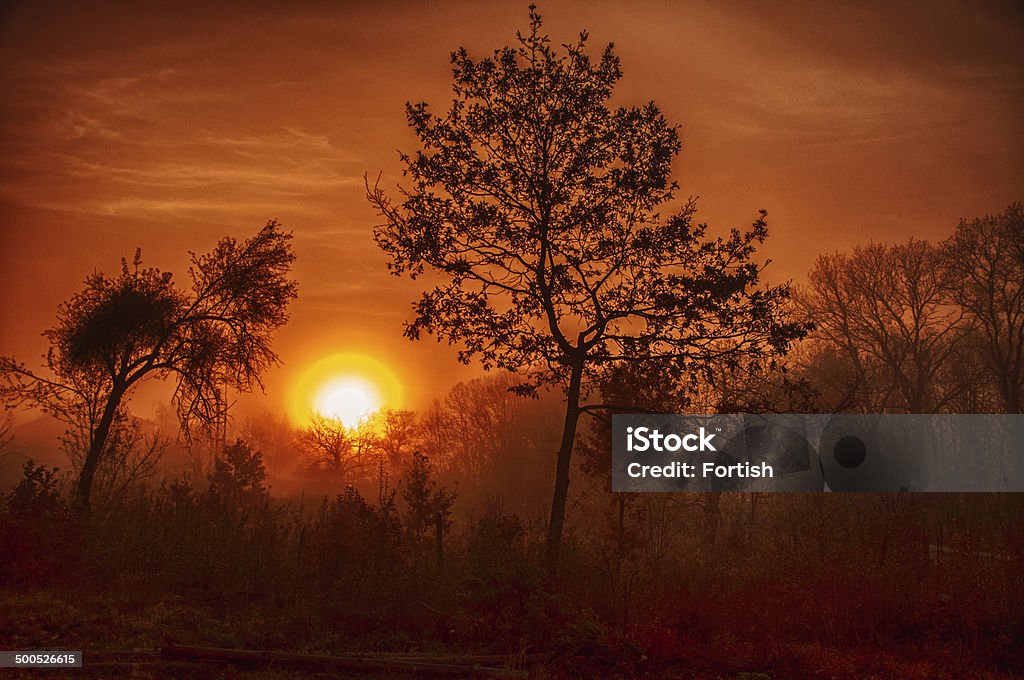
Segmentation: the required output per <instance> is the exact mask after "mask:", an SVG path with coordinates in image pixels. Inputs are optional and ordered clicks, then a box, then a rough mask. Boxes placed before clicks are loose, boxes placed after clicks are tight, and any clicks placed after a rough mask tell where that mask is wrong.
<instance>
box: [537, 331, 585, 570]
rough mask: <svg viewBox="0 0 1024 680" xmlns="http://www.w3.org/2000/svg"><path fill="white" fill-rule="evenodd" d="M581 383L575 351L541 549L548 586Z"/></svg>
mask: <svg viewBox="0 0 1024 680" xmlns="http://www.w3.org/2000/svg"><path fill="white" fill-rule="evenodd" d="M582 382H583V350H582V349H581V350H577V352H576V354H575V355H574V356H573V358H572V373H571V375H570V377H569V390H568V391H567V392H566V403H565V424H564V425H563V426H562V443H561V445H560V446H559V447H558V464H557V465H558V467H557V468H556V470H555V493H554V497H553V498H552V499H551V523H550V524H549V525H548V539H547V545H546V546H545V548H546V549H545V555H544V557H545V562H546V566H547V571H548V577H549V578H550V579H551V581H552V582H554V581H555V579H556V578H557V576H558V559H559V553H560V551H561V548H562V528H563V527H564V526H565V503H566V500H567V499H568V497H569V469H570V463H571V461H572V447H573V444H574V443H575V441H576V425H577V423H578V422H579V418H580V386H581V384H582Z"/></svg>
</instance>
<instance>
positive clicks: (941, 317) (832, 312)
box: [798, 239, 965, 413]
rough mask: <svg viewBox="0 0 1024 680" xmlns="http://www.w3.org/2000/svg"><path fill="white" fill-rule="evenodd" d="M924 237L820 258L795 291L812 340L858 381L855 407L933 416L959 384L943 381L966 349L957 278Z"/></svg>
mask: <svg viewBox="0 0 1024 680" xmlns="http://www.w3.org/2000/svg"><path fill="white" fill-rule="evenodd" d="M940 265H941V254H940V252H939V251H938V250H937V249H936V248H934V247H933V246H931V245H930V244H929V243H928V242H927V241H919V240H915V239H911V240H910V241H908V242H907V243H904V244H900V245H895V246H886V245H882V244H869V245H867V246H859V247H856V248H854V249H853V252H852V253H851V254H850V255H845V254H838V253H837V254H831V255H822V256H820V257H819V258H818V260H817V262H816V263H815V265H814V268H813V269H812V270H811V272H810V275H809V279H810V284H809V288H808V289H807V290H804V291H801V294H800V295H799V296H798V299H799V301H800V304H801V306H802V308H803V310H804V312H805V314H806V316H807V318H808V319H810V320H813V323H814V324H815V331H814V333H813V335H812V338H813V339H816V340H818V341H821V342H824V343H826V344H828V345H831V346H833V347H835V348H837V349H838V350H839V354H840V355H841V356H842V357H843V358H844V359H845V361H846V363H847V367H848V371H844V372H846V373H847V375H852V377H853V380H854V381H855V382H856V385H857V394H858V401H859V403H858V404H857V406H856V407H857V408H859V409H861V410H868V411H887V410H896V411H904V412H910V413H931V412H935V411H939V410H942V409H943V408H945V407H946V406H948V404H949V403H950V401H951V400H952V399H953V398H954V397H955V396H956V394H957V392H958V390H959V386H958V385H957V384H955V383H953V382H949V381H943V380H941V378H942V376H943V371H944V370H945V368H946V367H947V366H948V365H949V363H950V362H951V361H953V360H954V359H955V358H956V357H957V356H959V352H961V351H962V346H961V344H960V343H959V342H958V339H959V337H960V336H961V334H962V332H963V330H964V326H965V324H964V314H963V311H962V310H961V309H960V308H959V307H957V306H956V305H955V304H953V301H952V297H951V295H952V289H953V287H954V285H955V283H956V282H955V280H954V279H953V278H952V277H951V276H950V275H949V274H948V273H947V271H946V270H945V269H944V268H943V267H941V266H940Z"/></svg>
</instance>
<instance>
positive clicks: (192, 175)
mask: <svg viewBox="0 0 1024 680" xmlns="http://www.w3.org/2000/svg"><path fill="white" fill-rule="evenodd" d="M763 4H767V3H758V2H750V3H740V2H735V3H717V2H707V3H702V2H689V3H669V2H659V3H624V2H623V3H611V2H544V3H540V10H541V12H542V13H543V14H544V16H545V19H546V24H547V28H548V29H549V31H550V32H551V34H552V35H553V37H554V38H556V39H557V40H560V41H566V40H570V39H572V38H573V37H574V36H575V33H576V32H577V31H578V30H579V29H581V28H587V29H588V30H589V31H590V32H591V35H592V46H593V47H594V48H595V49H598V48H599V47H601V46H603V45H604V43H606V42H608V41H614V42H615V43H616V47H617V51H618V53H619V54H620V56H621V57H622V61H623V69H624V72H625V77H624V79H623V81H622V83H621V85H620V87H619V90H618V100H619V102H620V103H625V104H639V103H643V102H645V101H647V100H649V99H654V100H655V101H656V102H657V103H658V104H659V105H660V106H661V107H662V109H663V111H664V112H665V114H666V116H667V117H668V118H669V120H671V121H674V122H678V123H679V124H680V125H681V126H682V127H681V134H682V138H683V142H684V148H683V152H682V154H681V155H680V157H679V159H678V161H677V164H676V178H677V180H678V181H679V182H680V184H681V186H682V191H681V194H682V196H683V197H685V196H687V195H699V196H700V197H701V199H700V203H699V206H700V217H701V219H702V220H707V221H709V222H710V223H711V224H712V225H717V226H722V227H725V226H734V225H738V226H745V225H747V224H749V222H750V220H751V219H752V218H753V216H754V215H755V214H756V211H757V209H759V208H766V209H767V210H768V211H769V218H770V225H771V230H772V235H771V237H770V240H769V245H768V246H767V247H766V252H767V254H768V255H770V256H771V257H772V258H773V259H774V261H775V265H773V268H772V270H771V271H772V272H773V273H772V278H775V279H779V278H784V277H794V278H796V279H798V280H799V279H800V278H801V277H802V276H803V274H804V273H805V272H806V271H807V269H808V266H809V264H810V262H809V261H810V259H812V258H813V257H814V256H815V255H816V254H817V253H818V252H821V251H823V250H831V249H836V248H838V249H844V248H847V247H849V246H850V245H852V244H854V243H858V242H865V241H868V240H870V239H875V240H900V239H905V238H907V237H908V236H910V235H915V236H919V237H930V238H933V239H938V238H942V237H944V236H946V235H947V234H948V233H950V231H951V230H952V228H953V226H954V225H955V224H956V222H957V220H958V219H959V218H960V217H961V216H968V217H970V216H975V215H979V214H984V213H987V212H995V211H1001V210H1002V209H1003V208H1005V206H1006V205H1007V204H1009V203H1010V202H1012V201H1014V200H1021V199H1024V179H1022V177H1024V175H1022V170H1024V9H1022V6H1021V5H1020V4H1019V3H1016V2H1007V3H992V4H980V5H977V6H976V4H975V3H970V4H968V3H962V4H959V3H942V2H917V3H907V4H904V5H903V7H902V8H901V9H891V8H888V7H887V4H888V3H864V2H855V3H844V4H843V6H842V7H839V6H835V7H825V6H824V5H822V6H818V3H801V4H800V5H799V6H798V7H796V8H791V9H766V8H765V7H762V5H763ZM140 5H142V3H129V2H125V3H104V2H96V3H88V4H87V3H76V4H72V3H62V4H58V3H45V2H8V3H6V4H5V5H4V8H3V9H2V10H0V12H2V14H0V38H2V40H0V87H2V91H3V93H4V96H3V98H2V100H0V284H2V285H0V353H5V354H7V353H15V354H17V355H18V356H19V357H20V358H23V359H26V360H30V361H34V360H35V359H36V357H37V356H39V355H40V354H41V353H42V352H43V351H44V350H45V344H44V343H43V341H42V339H41V338H40V336H39V333H40V332H41V331H42V330H44V329H45V328H48V327H49V326H50V325H52V323H53V318H54V312H55V310H56V307H57V305H58V304H59V303H60V301H62V300H63V299H65V298H66V297H68V296H69V295H70V294H71V293H72V292H73V291H74V290H75V289H76V288H77V287H78V286H79V285H80V283H81V281H82V279H83V278H84V277H85V275H86V274H87V273H89V272H91V271H93V270H94V269H99V270H102V271H108V272H109V271H113V270H114V269H116V267H117V266H118V261H119V258H120V257H121V256H122V255H128V256H130V255H131V254H132V252H134V249H135V247H136V246H141V247H142V248H143V256H144V258H145V260H146V262H147V263H149V264H152V265H155V266H159V267H161V268H163V269H167V270H170V271H174V272H176V273H178V274H179V276H183V275H184V267H183V264H184V262H185V261H186V257H187V254H186V253H187V251H188V250H190V249H191V250H197V251H200V252H202V251H205V250H207V249H208V248H210V247H211V246H212V245H213V244H214V243H215V242H216V241H217V239H219V238H220V237H221V236H223V235H225V234H232V235H236V236H244V235H246V234H251V233H254V232H255V230H256V229H257V228H258V227H260V226H261V225H262V224H263V223H265V222H266V220H267V219H269V218H274V217H276V218H279V219H280V220H281V221H282V222H283V223H284V224H285V225H286V226H287V227H289V228H291V229H293V230H294V232H295V248H296V251H297V254H298V257H299V260H298V262H297V264H296V270H295V271H296V275H297V278H298V279H299V281H300V285H301V289H300V296H301V297H300V299H299V300H298V301H297V302H296V303H295V304H294V306H293V309H292V322H291V323H290V324H289V326H288V327H287V328H285V329H284V330H283V331H282V332H281V333H280V334H279V336H278V340H277V344H276V347H277V350H278V352H279V353H280V355H281V357H282V359H284V360H285V362H286V364H287V365H286V366H285V367H283V368H280V369H275V370H274V371H272V372H271V373H270V374H269V375H268V381H267V389H268V393H269V394H270V395H271V397H273V398H274V399H275V402H274V403H275V404H279V405H280V404H282V402H283V398H284V393H285V392H286V391H287V389H288V386H289V385H290V384H292V383H293V382H294V380H295V377H296V376H297V375H298V374H299V373H301V372H302V371H303V369H304V368H305V367H306V366H307V365H309V364H310V363H311V362H313V361H314V360H315V359H317V358H318V357H319V356H321V355H323V354H328V353H331V352H364V353H368V354H371V355H373V356H376V357H379V358H380V359H381V360H382V361H384V362H386V363H388V364H389V365H391V366H392V367H393V369H394V371H395V372H396V373H397V374H398V375H399V377H400V379H401V380H402V381H403V382H404V383H405V386H406V392H407V395H408V398H409V399H408V403H407V405H409V406H412V407H418V406H421V405H423V404H424V403H425V402H426V401H427V400H428V399H430V398H432V397H433V396H436V395H441V394H443V393H444V391H446V390H447V388H448V387H449V386H450V385H451V384H452V383H454V382H455V381H457V380H459V379H464V378H466V377H468V376H471V375H473V374H474V370H473V369H467V368H460V367H459V366H458V365H457V363H456V362H455V360H454V353H453V352H452V351H450V350H449V348H447V347H445V346H439V345H436V344H434V343H433V341H432V340H430V341H427V342H420V343H410V342H408V341H406V340H404V339H403V338H402V337H401V323H402V321H403V319H405V318H406V315H407V312H408V303H409V302H410V301H411V300H412V299H413V298H414V297H415V295H416V290H417V288H416V285H415V284H414V283H410V282H408V281H404V280H398V279H395V278H393V277H390V276H389V275H388V274H387V272H386V271H385V268H384V262H385V259H384V257H383V256H382V255H381V254H380V253H379V252H377V250H376V247H375V246H374V244H373V242H372V238H371V233H370V229H371V227H372V225H373V224H374V223H375V221H376V220H375V216H374V214H373V212H372V211H371V210H370V208H369V207H368V206H367V204H366V202H365V200H364V198H363V189H362V176H363V173H370V174H371V175H374V176H375V175H376V173H377V172H379V171H383V172H384V175H385V182H386V183H388V184H390V185H393V184H394V183H395V182H396V181H398V176H397V171H398V167H399V166H398V163H397V158H396V156H397V154H396V150H397V149H404V150H411V149H413V148H414V144H415V139H414V137H413V135H412V133H411V132H409V130H408V129H407V128H406V126H405V119H404V113H403V104H404V102H405V101H407V100H414V101H420V100H425V101H428V102H430V103H432V104H434V105H435V107H437V108H441V107H443V106H445V105H446V104H447V102H448V99H449V94H448V83H449V75H450V71H449V66H448V53H449V52H450V51H451V50H452V49H454V48H455V47H457V46H459V45H465V46H466V47H467V48H468V49H469V50H470V52H471V53H472V54H475V55H483V54H485V53H489V52H490V51H491V50H492V49H493V48H496V47H499V46H501V45H504V44H507V43H509V42H510V41H511V40H512V38H513V35H514V31H515V30H516V29H517V28H523V27H524V26H525V24H526V3H524V2H513V3H490V2H488V3H471V2H405V3H403V2H381V3H366V5H365V6H364V5H356V4H348V3H330V2H323V3H307V4H301V3H294V4H291V6H290V7H289V9H287V10H280V9H273V5H271V4H269V3H268V4H266V7H265V8H264V9H260V8H259V7H260V3H240V4H239V5H237V6H236V7H235V8H229V7H227V6H226V5H221V6H219V7H218V8H217V9H210V8H204V7H202V6H201V5H199V4H195V6H193V7H191V8H189V6H188V3H180V2H176V3H166V4H164V5H153V4H149V3H147V6H146V7H145V8H142V7H140ZM243 8H244V9H243ZM179 280H182V279H179ZM144 406H145V405H143V407H144Z"/></svg>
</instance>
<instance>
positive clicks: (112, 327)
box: [0, 221, 296, 508]
mask: <svg viewBox="0 0 1024 680" xmlns="http://www.w3.org/2000/svg"><path fill="white" fill-rule="evenodd" d="M290 240H291V234H290V233H287V232H284V231H282V230H281V228H280V226H279V225H278V224H277V222H276V221H272V222H269V223H268V224H267V225H266V226H265V227H263V229H261V230H260V231H259V232H258V233H257V234H256V235H255V236H253V237H252V238H250V239H248V240H246V241H244V242H238V241H236V240H235V239H233V238H230V237H226V238H224V239H222V240H221V241H220V242H219V243H218V244H217V246H216V247H215V248H214V249H213V250H212V251H211V252H210V253H208V254H206V255H202V256H198V255H195V254H193V255H192V266H191V267H190V268H189V275H190V278H191V279H192V285H191V289H190V290H187V291H186V290H182V289H179V288H178V287H177V286H176V285H175V284H174V282H173V281H172V277H171V274H170V273H167V272H161V271H159V270H157V269H153V268H143V267H142V259H141V255H140V253H139V252H138V251H137V252H136V254H135V258H134V260H133V261H132V264H131V265H129V264H128V262H127V261H125V260H122V263H121V273H120V275H119V276H115V277H108V276H106V275H104V274H102V273H96V274H92V275H90V276H89V277H88V278H87V279H86V281H85V287H84V288H83V289H82V290H81V291H79V292H78V293H76V294H75V295H73V296H72V297H71V298H70V299H69V300H68V301H67V302H65V303H63V304H62V305H61V306H60V308H59V310H58V314H57V326H56V327H55V328H53V329H52V330H50V331H47V333H46V336H47V338H48V339H49V342H50V350H49V352H48V353H47V360H46V364H47V368H48V369H49V373H50V376H49V377H48V376H44V375H40V374H36V373H34V372H33V371H31V370H30V369H28V368H26V367H25V366H24V365H23V364H20V363H18V362H17V361H15V359H14V358H12V357H0V379H2V381H3V382H2V383H0V399H2V400H3V401H5V402H7V403H8V404H21V403H27V404H31V405H35V406H39V407H41V408H43V409H44V410H46V411H47V412H48V413H50V414H51V415H53V416H55V417H57V418H58V419H60V420H62V421H63V422H65V423H68V424H69V425H72V426H73V427H78V428H81V429H82V430H83V431H84V432H86V433H88V448H87V451H86V453H85V456H84V460H83V462H82V466H81V471H80V474H79V479H78V487H77V505H78V506H79V507H80V508H86V507H88V505H89V500H90V494H91V492H92V484H93V479H94V477H95V475H96V471H97V469H98V467H99V466H100V464H101V462H102V460H103V457H104V454H105V453H106V451H107V450H108V449H107V442H108V439H109V437H110V434H111V430H112V428H113V427H114V424H115V421H116V420H117V419H118V417H124V412H123V406H124V403H125V402H126V400H127V398H128V397H129V396H130V393H131V392H132V390H133V388H134V387H136V386H137V385H138V384H139V383H140V382H141V381H143V380H145V379H148V378H165V377H173V379H174V381H175V393H174V398H173V400H174V403H175V405H176V407H177V414H178V417H179V419H180V421H181V425H182V431H183V432H184V433H185V435H186V436H188V434H189V433H190V432H191V431H192V428H193V426H196V425H198V426H199V427H202V428H207V429H210V428H214V427H216V426H219V425H221V424H222V423H223V422H224V421H225V419H226V414H227V408H228V402H227V396H226V390H227V388H228V387H229V386H230V387H233V388H235V389H237V390H242V391H246V390H250V389H252V388H254V387H260V386H261V385H262V384H261V382H260V375H261V373H262V372H263V371H264V370H265V369H266V368H267V367H269V366H271V365H273V364H275V363H276V362H277V355H276V354H274V352H273V350H272V349H271V347H270V339H271V334H272V332H273V331H274V330H275V329H277V328H279V327H280V326H282V325H283V324H284V323H285V322H286V321H287V319H288V316H287V308H288V303H289V302H290V301H291V300H292V299H293V298H294V297H295V296H296V283H295V281H293V280H291V279H289V278H288V275H289V272H290V269H291V265H292V262H293V261H294V259H295V256H294V254H293V253H292V250H291V244H290ZM119 414H120V416H119Z"/></svg>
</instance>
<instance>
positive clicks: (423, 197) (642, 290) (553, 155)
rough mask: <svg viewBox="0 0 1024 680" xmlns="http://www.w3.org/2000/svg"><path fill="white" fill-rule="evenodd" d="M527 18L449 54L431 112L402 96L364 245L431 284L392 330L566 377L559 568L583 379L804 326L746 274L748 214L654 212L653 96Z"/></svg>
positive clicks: (657, 131)
mask: <svg viewBox="0 0 1024 680" xmlns="http://www.w3.org/2000/svg"><path fill="white" fill-rule="evenodd" d="M541 29H542V26H541V17H540V15H539V14H538V13H537V12H536V10H535V9H534V8H532V7H531V10H530V30H529V31H528V32H527V33H526V34H518V35H517V37H518V41H517V44H516V45H514V46H512V47H505V48H503V49H500V50H498V51H496V52H495V53H494V55H493V56H492V57H489V58H484V59H481V60H479V61H477V60H474V59H472V58H470V56H469V55H468V53H467V52H466V50H465V49H459V50H458V51H456V52H455V53H453V54H452V66H453V87H452V89H453V91H454V100H453V102H452V104H451V107H450V108H449V110H448V112H447V113H444V114H441V115H435V114H433V113H432V112H431V111H430V109H429V108H428V106H427V104H425V103H420V104H409V105H408V106H407V109H406V113H407V117H408V121H409V124H410V126H411V127H412V129H413V130H414V131H415V133H416V135H417V137H418V138H419V141H420V148H419V149H418V150H417V151H416V152H415V153H413V154H403V155H402V160H403V162H404V164H405V174H406V176H407V177H408V178H409V182H410V184H409V186H406V187H404V188H402V189H401V197H400V199H399V200H397V201H394V200H392V199H391V198H389V197H388V196H387V194H386V192H385V191H384V190H383V189H382V188H381V187H380V186H379V185H376V186H374V187H372V188H370V187H368V191H367V193H368V197H369V200H370V202H371V203H372V204H373V205H374V206H375V207H376V209H377V210H378V212H379V214H380V215H381V216H382V218H383V223H382V224H381V225H379V226H378V227H377V228H376V230H375V237H376V240H377V243H378V245H379V246H380V247H381V248H382V249H383V250H384V251H385V252H387V253H388V254H389V255H390V256H391V263H390V267H391V269H392V271H393V272H394V273H395V274H396V275H403V274H406V275H410V276H412V277H414V278H415V277H418V276H420V275H422V274H428V273H429V274H430V279H429V280H430V281H431V282H432V283H433V282H435V281H439V283H438V284H437V285H436V286H435V287H433V288H432V289H430V290H428V291H426V292H425V293H424V294H423V296H422V298H421V299H420V300H419V302H417V303H416V304H415V318H414V319H413V320H412V321H411V322H410V323H409V324H408V325H407V327H406V331H405V333H406V335H407V336H408V337H409V338H411V339H417V338H419V337H420V336H421V334H422V333H423V332H427V333H433V334H436V335H437V336H438V337H439V339H441V338H443V339H446V340H448V341H449V342H452V343H457V344H458V345H459V354H458V356H459V358H460V359H461V360H462V361H463V362H469V361H470V360H471V359H474V358H475V359H478V360H479V361H480V362H481V364H482V365H483V367H484V368H485V369H490V368H494V367H498V368H504V369H507V370H510V371H513V372H516V373H519V374H522V375H524V376H526V377H528V380H527V381H526V382H525V383H524V384H523V385H522V386H521V387H520V389H519V391H520V392H521V393H525V394H531V393H536V391H537V389H538V388H540V387H541V386H544V385H558V386H560V387H561V388H562V389H564V391H565V395H566V409H565V418H564V426H563V431H562V437H561V443H560V445H559V449H558V460H557V473H556V478H555V488H554V496H553V499H552V505H551V516H550V525H549V531H548V538H547V550H546V556H547V562H548V566H549V569H550V570H551V571H552V573H554V569H555V568H556V566H557V562H558V555H559V548H560V545H561V536H562V529H563V524H564V518H565V506H566V499H567V494H568V489H569V471H570V461H571V455H572V451H573V443H574V441H575V438H576V428H577V422H578V420H579V416H580V414H581V413H583V412H585V411H587V410H589V409H595V408H598V407H599V405H598V404H592V403H587V395H588V393H589V389H588V385H590V384H592V383H593V380H594V379H595V378H598V377H599V375H600V373H601V372H602V371H604V370H606V369H607V368H608V367H609V366H611V365H613V364H615V363H618V362H631V361H651V360H656V361H659V362H663V364H664V366H665V370H667V371H669V370H671V371H674V372H675V373H676V374H677V375H685V374H687V373H688V372H693V373H699V372H702V371H706V370H707V369H708V367H710V366H711V362H712V360H724V361H729V360H732V359H736V360H738V359H739V358H741V357H749V356H753V357H759V358H762V359H764V360H766V361H770V360H771V357H773V356H775V355H777V354H778V353H781V352H784V351H785V350H786V348H787V346H788V344H789V342H790V341H791V340H792V339H793V338H795V337H797V336H799V335H800V334H801V332H802V328H801V327H800V326H798V325H795V324H792V323H788V322H786V321H785V320H784V319H783V318H782V309H783V306H784V303H785V301H786V299H787V297H788V289H787V288H786V287H785V286H781V287H772V288H763V287H761V286H760V285H759V275H760V272H761V268H760V267H759V266H758V265H757V264H755V263H754V262H753V261H752V259H751V258H752V256H753V254H754V251H755V248H756V244H758V243H760V242H762V241H763V240H764V238H765V236H766V234H767V227H766V223H765V215H764V213H763V212H762V214H761V216H760V217H758V218H757V219H756V220H755V221H754V223H753V226H752V227H751V228H750V229H749V230H746V231H740V230H735V229H734V230H732V231H731V232H730V233H729V234H728V235H727V236H725V237H723V238H719V239H710V238H707V237H706V227H705V226H704V225H698V224H694V221H693V216H694V211H695V206H694V204H693V202H692V201H690V202H688V203H686V204H684V205H682V207H681V208H679V209H677V210H674V211H673V212H672V213H671V214H669V215H667V216H662V215H660V214H659V210H661V209H666V210H667V209H669V207H670V205H671V204H672V201H673V199H674V195H675V192H676V189H677V186H676V184H675V183H674V182H673V181H672V180H671V169H672V162H673V160H674V159H675V157H676V155H677V154H678V152H679V150H680V141H679V136H678V133H677V129H676V127H674V126H673V125H670V124H669V123H668V122H667V121H666V120H665V118H664V116H663V115H662V114H661V112H660V110H659V109H658V107H657V106H655V105H654V104H653V103H649V104H646V105H644V106H639V107H637V106H633V107H617V108H616V107H613V106H611V104H610V102H609V100H610V99H611V97H612V92H613V89H614V87H615V84H616V83H617V82H618V81H619V79H620V77H621V75H622V70H621V68H620V63H619V59H618V57H617V56H616V55H615V54H614V52H613V50H612V46H611V45H609V46H608V47H607V48H606V49H605V50H604V51H603V53H601V55H600V56H599V57H598V58H597V60H596V62H595V61H593V60H592V59H591V56H590V54H589V53H588V51H587V34H586V33H581V34H580V38H579V40H578V41H577V42H575V43H573V44H568V45H564V46H563V48H564V51H563V50H559V49H557V48H556V46H554V45H552V43H551V40H550V38H549V37H548V36H547V35H545V34H544V33H543V32H542V30H541Z"/></svg>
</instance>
